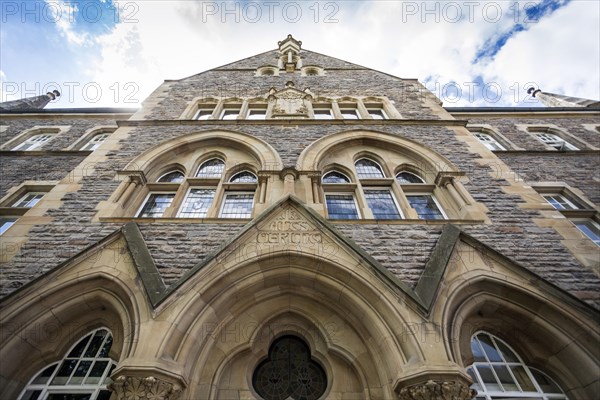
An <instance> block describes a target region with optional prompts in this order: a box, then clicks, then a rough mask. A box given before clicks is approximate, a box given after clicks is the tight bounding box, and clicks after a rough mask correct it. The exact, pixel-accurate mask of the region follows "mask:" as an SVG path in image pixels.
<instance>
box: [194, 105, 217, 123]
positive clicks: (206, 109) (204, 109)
mask: <svg viewBox="0 0 600 400" xmlns="http://www.w3.org/2000/svg"><path fill="white" fill-rule="evenodd" d="M216 107H217V105H216V104H213V105H212V107H211V108H209V107H207V105H204V104H203V105H202V106H200V107H198V109H197V110H196V112H195V113H194V116H193V117H192V119H193V120H195V121H206V120H209V119H213V114H214V113H215V108H216ZM201 113H208V114H205V115H203V116H200V114H201Z"/></svg>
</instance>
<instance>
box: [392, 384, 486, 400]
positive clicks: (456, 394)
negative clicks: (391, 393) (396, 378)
mask: <svg viewBox="0 0 600 400" xmlns="http://www.w3.org/2000/svg"><path fill="white" fill-rule="evenodd" d="M476 395H477V391H476V390H475V389H471V388H469V386H468V385H466V384H465V383H462V382H456V381H446V382H435V381H432V380H429V381H427V382H426V383H424V384H420V385H414V386H409V387H406V388H403V389H401V390H400V393H399V395H398V399H400V400H469V399H472V398H473V397H475V396H476Z"/></svg>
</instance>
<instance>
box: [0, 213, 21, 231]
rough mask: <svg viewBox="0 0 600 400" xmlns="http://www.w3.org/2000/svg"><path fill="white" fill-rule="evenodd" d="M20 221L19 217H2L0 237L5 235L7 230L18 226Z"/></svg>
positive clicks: (0, 218)
mask: <svg viewBox="0 0 600 400" xmlns="http://www.w3.org/2000/svg"><path fill="white" fill-rule="evenodd" d="M18 220H19V217H12V216H4V215H3V216H1V217H0V236H2V235H4V233H5V232H6V231H7V230H9V229H10V228H11V227H12V226H13V225H14V224H16V223H17V221H18ZM7 225H8V226H7Z"/></svg>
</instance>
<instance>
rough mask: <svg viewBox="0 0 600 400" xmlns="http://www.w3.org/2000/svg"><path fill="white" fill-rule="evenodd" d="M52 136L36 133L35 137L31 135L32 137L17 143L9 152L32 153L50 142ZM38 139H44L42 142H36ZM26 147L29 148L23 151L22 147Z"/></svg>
mask: <svg viewBox="0 0 600 400" xmlns="http://www.w3.org/2000/svg"><path fill="white" fill-rule="evenodd" d="M53 136H54V135H53V134H51V133H38V134H36V135H32V136H30V137H28V138H27V139H25V140H24V141H22V142H21V143H19V144H18V145H16V146H15V147H13V148H12V149H11V150H12V151H34V150H37V149H39V148H40V147H42V146H44V144H46V143H48V142H49V141H51V140H52V138H53ZM39 138H45V139H44V140H36V139H39ZM26 145H30V146H29V147H27V148H26V149H23V147H25V146H26Z"/></svg>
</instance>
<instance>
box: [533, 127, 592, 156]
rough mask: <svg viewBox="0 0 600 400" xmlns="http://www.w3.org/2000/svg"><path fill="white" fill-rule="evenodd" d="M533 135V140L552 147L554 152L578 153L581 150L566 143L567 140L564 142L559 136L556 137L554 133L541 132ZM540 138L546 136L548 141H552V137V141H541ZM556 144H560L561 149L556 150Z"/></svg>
mask: <svg viewBox="0 0 600 400" xmlns="http://www.w3.org/2000/svg"><path fill="white" fill-rule="evenodd" d="M533 134H534V135H535V138H536V139H537V140H539V141H540V142H541V143H543V144H544V145H546V146H550V147H552V148H553V149H554V150H556V151H580V150H581V149H580V148H578V147H577V146H575V145H573V144H572V143H570V142H568V141H567V140H565V139H564V138H562V137H561V136H559V135H557V134H556V133H554V132H548V131H543V132H533ZM542 136H547V137H549V138H550V139H552V137H554V139H553V140H543V139H542ZM561 143H562V144H561ZM558 144H560V147H561V148H556V145H558Z"/></svg>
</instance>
